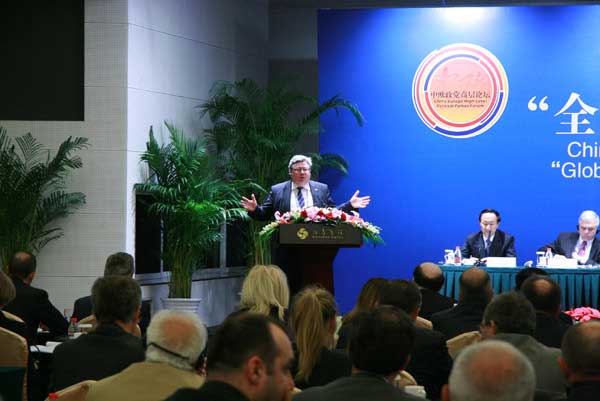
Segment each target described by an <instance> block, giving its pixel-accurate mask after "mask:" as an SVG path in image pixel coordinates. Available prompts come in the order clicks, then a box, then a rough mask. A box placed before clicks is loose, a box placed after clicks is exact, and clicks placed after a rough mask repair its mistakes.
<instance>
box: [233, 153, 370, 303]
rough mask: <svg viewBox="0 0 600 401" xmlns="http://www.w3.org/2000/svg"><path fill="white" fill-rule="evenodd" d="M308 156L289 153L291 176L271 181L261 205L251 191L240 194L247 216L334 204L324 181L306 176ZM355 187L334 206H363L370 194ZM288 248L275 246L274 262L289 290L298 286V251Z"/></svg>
mask: <svg viewBox="0 0 600 401" xmlns="http://www.w3.org/2000/svg"><path fill="white" fill-rule="evenodd" d="M311 167H312V159H311V158H310V157H307V156H304V155H295V156H293V157H292V158H291V159H290V161H289V163H288V170H289V174H290V178H291V180H289V181H285V182H281V183H279V184H276V185H273V186H272V187H271V191H270V192H269V195H268V196H267V199H265V201H264V203H263V204H262V205H259V204H258V202H257V201H256V197H255V196H254V194H252V195H251V197H250V198H246V197H242V207H244V208H245V209H246V210H247V211H248V214H249V215H250V217H252V218H253V219H256V220H270V219H273V216H274V214H275V212H280V213H285V212H289V211H295V210H300V209H304V208H308V207H311V206H317V207H336V206H335V202H334V201H333V199H332V197H331V192H330V191H329V187H328V186H327V184H323V183H321V182H317V181H311V180H310V169H311ZM358 194H359V191H356V192H355V193H354V195H352V198H350V200H349V201H348V202H346V203H343V204H341V205H339V206H337V208H338V209H341V210H343V211H345V212H350V211H352V210H356V209H362V208H365V207H367V205H368V204H369V202H371V197H370V196H358ZM295 253H296V252H293V250H291V249H285V248H277V250H276V252H275V262H276V263H277V264H278V265H279V267H281V268H282V269H283V271H284V272H285V273H286V274H287V276H288V283H289V286H290V291H291V293H292V294H293V293H295V292H297V291H298V290H299V289H300V286H301V281H302V280H301V273H302V272H301V271H300V266H297V265H298V259H299V258H298V255H296V254H295Z"/></svg>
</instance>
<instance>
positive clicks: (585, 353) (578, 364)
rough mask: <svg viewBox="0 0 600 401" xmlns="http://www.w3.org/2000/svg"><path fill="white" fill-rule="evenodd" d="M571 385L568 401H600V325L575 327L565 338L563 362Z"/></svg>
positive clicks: (561, 363) (564, 370) (560, 359)
mask: <svg viewBox="0 0 600 401" xmlns="http://www.w3.org/2000/svg"><path fill="white" fill-rule="evenodd" d="M559 362H560V367H561V368H562V370H563V372H564V374H565V376H566V377H567V381H568V382H569V386H570V389H569V395H568V397H567V400H568V401H598V399H600V321H597V320H592V321H589V322H586V323H581V324H577V325H575V326H573V327H572V328H571V329H569V331H567V333H566V334H565V337H564V338H563V343H562V356H561V357H560V358H559Z"/></svg>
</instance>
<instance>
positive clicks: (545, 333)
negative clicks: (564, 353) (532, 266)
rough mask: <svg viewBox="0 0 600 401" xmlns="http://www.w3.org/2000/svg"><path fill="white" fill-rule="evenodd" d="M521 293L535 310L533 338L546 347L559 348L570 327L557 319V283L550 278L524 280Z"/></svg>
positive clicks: (560, 296)
mask: <svg viewBox="0 0 600 401" xmlns="http://www.w3.org/2000/svg"><path fill="white" fill-rule="evenodd" d="M521 293H522V294H523V295H524V296H525V298H527V299H528V300H529V302H531V304H532V305H533V307H534V308H535V316H536V322H535V334H534V335H533V337H534V338H535V339H536V340H538V341H539V342H541V343H542V344H544V345H546V346H548V347H554V348H560V346H561V344H562V339H563V336H564V335H565V333H566V332H567V330H568V329H569V328H570V327H571V325H570V324H567V323H566V322H565V321H563V320H561V319H559V318H558V315H559V313H560V304H561V299H562V294H561V289H560V286H559V285H558V283H557V282H556V281H554V280H552V279H551V278H550V277H546V276H533V277H530V278H528V279H527V280H525V282H524V283H523V285H522V287H521Z"/></svg>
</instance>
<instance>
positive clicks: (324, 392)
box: [292, 372, 423, 401]
mask: <svg viewBox="0 0 600 401" xmlns="http://www.w3.org/2000/svg"><path fill="white" fill-rule="evenodd" d="M333 400H344V401H366V400H377V401H423V398H419V397H415V396H414V395H411V394H408V393H405V392H404V391H403V390H400V389H399V388H396V387H394V386H393V385H392V384H390V383H388V382H387V381H385V379H384V378H383V377H381V376H380V375H376V374H371V373H366V372H361V373H356V374H353V375H352V376H348V377H342V378H340V379H337V380H336V381H333V382H331V383H329V384H327V385H326V386H321V387H312V388H309V389H306V390H304V391H302V392H301V393H298V394H296V395H295V396H294V397H293V398H292V401H333Z"/></svg>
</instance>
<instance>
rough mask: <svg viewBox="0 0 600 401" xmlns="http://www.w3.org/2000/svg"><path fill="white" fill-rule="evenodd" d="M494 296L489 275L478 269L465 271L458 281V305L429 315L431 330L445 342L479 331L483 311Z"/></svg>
mask: <svg viewBox="0 0 600 401" xmlns="http://www.w3.org/2000/svg"><path fill="white" fill-rule="evenodd" d="M493 296H494V289H493V288H492V281H491V280H490V276H489V274H488V273H487V272H486V271H485V270H483V269H480V268H478V267H472V268H470V269H467V270H465V271H464V272H463V273H462V274H461V275H460V279H459V294H458V304H457V305H456V306H455V307H454V308H452V309H447V310H445V311H442V312H438V313H434V314H433V315H431V323H433V329H434V330H438V331H440V332H442V333H444V336H445V337H446V339H447V340H449V339H451V338H453V337H456V336H457V335H459V334H462V333H467V332H469V331H475V330H479V324H480V323H481V318H482V317H483V311H484V310H485V307H486V306H487V304H488V303H489V302H490V300H491V299H492V297H493Z"/></svg>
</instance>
